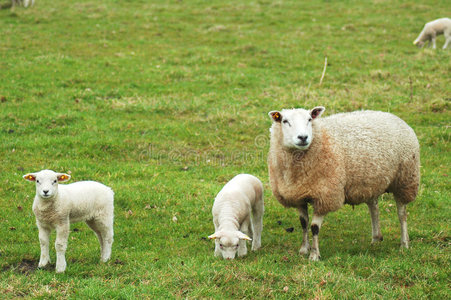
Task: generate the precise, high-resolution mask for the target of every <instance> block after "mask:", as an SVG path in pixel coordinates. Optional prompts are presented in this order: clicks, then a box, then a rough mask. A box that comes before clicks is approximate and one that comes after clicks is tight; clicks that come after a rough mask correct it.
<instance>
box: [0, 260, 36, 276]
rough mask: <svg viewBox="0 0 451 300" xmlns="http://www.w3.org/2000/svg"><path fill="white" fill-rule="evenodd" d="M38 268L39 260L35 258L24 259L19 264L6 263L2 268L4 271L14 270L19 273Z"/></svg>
mask: <svg viewBox="0 0 451 300" xmlns="http://www.w3.org/2000/svg"><path fill="white" fill-rule="evenodd" d="M37 268H38V261H37V260H34V259H27V258H24V259H22V261H21V262H19V263H18V264H12V265H6V266H4V267H3V268H2V269H3V271H7V270H13V271H16V272H17V273H21V274H28V273H32V272H34V271H36V269H37Z"/></svg>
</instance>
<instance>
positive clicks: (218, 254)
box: [213, 220, 222, 257]
mask: <svg viewBox="0 0 451 300" xmlns="http://www.w3.org/2000/svg"><path fill="white" fill-rule="evenodd" d="M213 224H214V225H215V232H218V228H219V225H218V224H217V223H216V221H215V220H214V221H213ZM219 244H220V243H219V239H215V256H217V257H218V256H219V257H220V256H222V254H221V247H220V246H219Z"/></svg>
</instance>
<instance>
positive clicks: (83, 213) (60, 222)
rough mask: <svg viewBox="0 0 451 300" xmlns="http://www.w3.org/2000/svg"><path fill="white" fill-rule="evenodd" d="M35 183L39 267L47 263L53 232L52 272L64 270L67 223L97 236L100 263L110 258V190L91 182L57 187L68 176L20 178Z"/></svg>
mask: <svg viewBox="0 0 451 300" xmlns="http://www.w3.org/2000/svg"><path fill="white" fill-rule="evenodd" d="M23 178H24V179H26V180H28V181H35V182H36V196H35V197H34V202H33V212H34V214H35V216H36V224H37V226H38V229H39V242H40V244H41V258H40V260H39V267H44V266H46V265H47V264H48V263H49V262H50V256H49V236H50V232H51V230H52V229H54V228H56V241H55V249H56V272H57V273H61V272H64V271H65V270H66V258H65V253H66V248H67V239H68V237H69V230H70V228H69V227H70V223H75V222H80V221H85V222H86V224H88V226H89V227H90V228H91V229H92V230H93V231H94V232H95V233H96V234H97V238H98V239H99V242H100V247H101V260H102V261H103V262H106V261H107V260H108V259H109V258H110V256H111V245H112V244H113V218H114V207H113V202H114V193H113V190H111V188H109V187H107V186H105V185H103V184H101V183H99V182H95V181H80V182H76V183H72V184H67V185H66V184H58V182H65V181H68V180H69V179H70V175H68V174H64V173H55V172H53V171H51V170H43V171H40V172H38V173H29V174H26V175H24V176H23Z"/></svg>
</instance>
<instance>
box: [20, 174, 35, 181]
mask: <svg viewBox="0 0 451 300" xmlns="http://www.w3.org/2000/svg"><path fill="white" fill-rule="evenodd" d="M22 177H23V179H25V180H28V181H36V173H28V174H26V175H24V176H22Z"/></svg>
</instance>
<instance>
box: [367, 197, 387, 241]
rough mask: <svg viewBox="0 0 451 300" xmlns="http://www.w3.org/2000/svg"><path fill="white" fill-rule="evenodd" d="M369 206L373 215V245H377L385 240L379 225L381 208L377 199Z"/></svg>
mask: <svg viewBox="0 0 451 300" xmlns="http://www.w3.org/2000/svg"><path fill="white" fill-rule="evenodd" d="M367 205H368V209H369V211H370V215H371V225H372V232H373V240H372V243H377V242H380V241H382V240H383V237H382V233H381V226H380V224H379V206H378V203H377V199H376V200H374V201H372V202H369V203H367Z"/></svg>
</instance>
